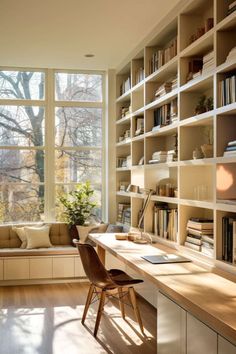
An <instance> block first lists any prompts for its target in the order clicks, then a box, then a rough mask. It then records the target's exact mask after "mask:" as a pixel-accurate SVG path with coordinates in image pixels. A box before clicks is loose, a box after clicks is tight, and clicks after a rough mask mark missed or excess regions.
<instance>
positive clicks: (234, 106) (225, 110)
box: [216, 102, 236, 115]
mask: <svg viewBox="0 0 236 354" xmlns="http://www.w3.org/2000/svg"><path fill="white" fill-rule="evenodd" d="M216 114H217V115H219V114H228V115H232V114H236V102H234V103H231V104H228V105H226V106H223V107H219V108H217V109H216Z"/></svg>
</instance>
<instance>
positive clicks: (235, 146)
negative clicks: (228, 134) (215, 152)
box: [224, 140, 236, 157]
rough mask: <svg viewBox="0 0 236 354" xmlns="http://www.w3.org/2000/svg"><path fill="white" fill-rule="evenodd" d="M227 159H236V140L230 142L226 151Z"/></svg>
mask: <svg viewBox="0 0 236 354" xmlns="http://www.w3.org/2000/svg"><path fill="white" fill-rule="evenodd" d="M224 156H225V157H236V140H232V141H229V142H228V144H227V146H226V149H225V151H224Z"/></svg>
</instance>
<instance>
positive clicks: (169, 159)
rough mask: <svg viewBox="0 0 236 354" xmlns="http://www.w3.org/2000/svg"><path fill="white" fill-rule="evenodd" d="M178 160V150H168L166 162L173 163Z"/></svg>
mask: <svg viewBox="0 0 236 354" xmlns="http://www.w3.org/2000/svg"><path fill="white" fill-rule="evenodd" d="M176 160H177V153H176V150H168V151H167V156H166V162H172V161H176Z"/></svg>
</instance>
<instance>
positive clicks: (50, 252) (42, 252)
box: [0, 246, 78, 257]
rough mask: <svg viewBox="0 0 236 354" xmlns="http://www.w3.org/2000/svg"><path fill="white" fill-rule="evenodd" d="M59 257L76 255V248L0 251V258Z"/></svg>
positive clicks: (8, 249) (60, 247)
mask: <svg viewBox="0 0 236 354" xmlns="http://www.w3.org/2000/svg"><path fill="white" fill-rule="evenodd" d="M57 255H58V256H61V255H65V256H66V255H78V251H77V248H75V247H73V246H54V247H50V248H37V249H30V250H27V249H24V248H4V249H2V250H1V249H0V257H20V256H24V257H30V256H57Z"/></svg>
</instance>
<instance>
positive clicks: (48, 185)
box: [45, 69, 55, 221]
mask: <svg viewBox="0 0 236 354" xmlns="http://www.w3.org/2000/svg"><path fill="white" fill-rule="evenodd" d="M45 81H46V88H45V90H46V93H45V94H46V112H45V116H46V117H45V146H46V147H45V221H53V220H55V185H54V182H55V168H54V166H55V153H54V145H55V143H54V141H55V112H54V111H55V109H54V105H53V102H54V72H53V70H50V69H48V71H47V73H46V80H45Z"/></svg>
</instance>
